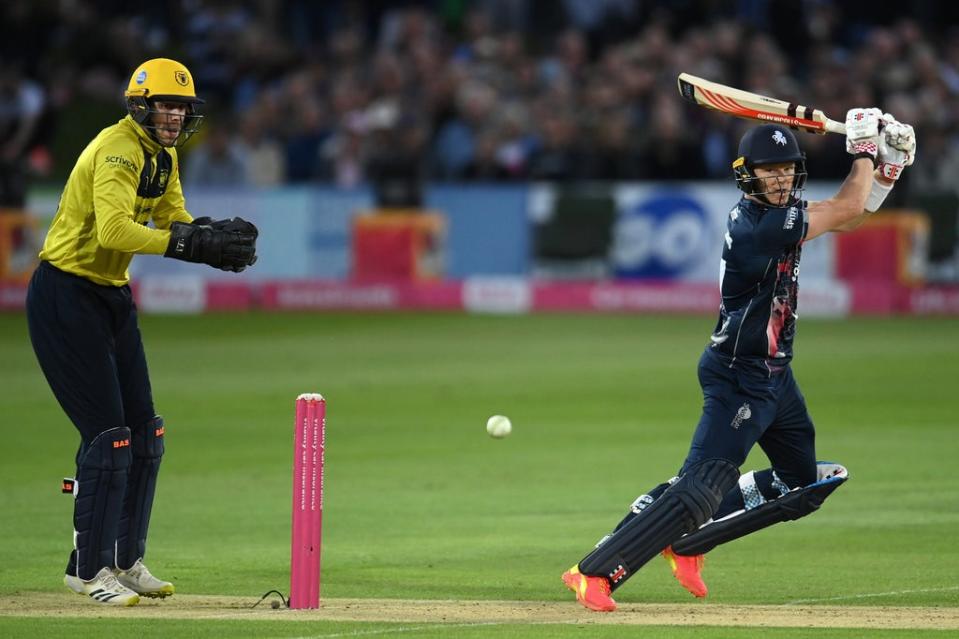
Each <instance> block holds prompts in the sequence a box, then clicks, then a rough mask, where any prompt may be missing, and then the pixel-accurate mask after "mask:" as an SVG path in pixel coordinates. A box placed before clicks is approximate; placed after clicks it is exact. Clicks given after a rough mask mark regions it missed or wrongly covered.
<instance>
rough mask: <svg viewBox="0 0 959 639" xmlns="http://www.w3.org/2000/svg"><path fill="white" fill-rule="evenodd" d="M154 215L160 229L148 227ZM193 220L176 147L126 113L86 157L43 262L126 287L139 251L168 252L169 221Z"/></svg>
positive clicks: (68, 188)
mask: <svg viewBox="0 0 959 639" xmlns="http://www.w3.org/2000/svg"><path fill="white" fill-rule="evenodd" d="M151 220H152V221H153V225H154V226H155V227H156V228H149V227H148V226H146V224H147V222H149V221H151ZM192 220H193V218H192V217H191V216H190V214H189V213H187V211H186V208H184V200H183V190H182V189H181V188H180V171H179V167H178V163H177V155H176V149H174V148H165V147H162V146H161V145H160V144H158V143H157V142H155V141H154V140H153V139H152V138H151V137H149V135H147V133H146V132H145V131H144V130H143V129H141V128H140V126H139V125H138V124H137V123H136V122H134V121H133V118H131V117H130V116H127V117H125V118H123V119H122V120H120V121H119V122H117V123H116V124H114V125H113V126H110V127H107V128H105V129H103V130H102V131H100V134H99V135H97V137H95V138H94V139H93V141H91V142H90V144H88V145H87V148H86V149H84V150H83V153H81V154H80V158H79V159H78V160H77V163H76V166H74V167H73V171H72V172H71V173H70V177H69V179H67V184H66V186H65V187H64V189H63V195H61V196H60V206H59V208H58V209H57V214H56V217H54V218H53V223H52V224H51V225H50V230H49V232H48V233H47V239H46V241H45V242H44V243H43V249H41V251H40V259H42V260H46V261H48V262H50V263H51V264H53V265H54V266H56V267H57V268H58V269H60V270H61V271H66V272H68V273H73V274H75V275H79V276H81V277H85V278H87V279H88V280H90V281H92V282H95V283H97V284H103V285H112V286H123V285H124V284H126V283H127V282H128V281H129V280H130V274H129V272H128V271H127V267H128V266H129V265H130V260H132V259H133V255H134V254H135V253H148V254H154V255H162V254H163V253H164V251H166V247H167V244H168V243H169V241H170V231H169V230H168V229H169V228H170V224H172V223H173V222H187V223H189V222H191V221H192Z"/></svg>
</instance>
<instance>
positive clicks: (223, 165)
mask: <svg viewBox="0 0 959 639" xmlns="http://www.w3.org/2000/svg"><path fill="white" fill-rule="evenodd" d="M228 126H229V124H227V123H225V122H224V123H222V124H220V123H217V124H210V125H209V127H207V130H206V136H205V137H204V139H203V143H202V144H201V145H200V146H199V148H197V149H196V150H194V151H193V152H192V153H190V156H189V157H188V158H187V159H186V162H185V164H186V171H185V173H184V176H183V182H184V184H187V185H203V186H209V187H213V188H217V187H224V186H242V185H245V184H247V176H248V167H247V158H246V157H244V156H243V155H242V154H241V153H240V151H239V149H238V148H237V147H236V146H234V145H233V144H232V143H231V137H230V130H229V129H228V128H227V127H228Z"/></svg>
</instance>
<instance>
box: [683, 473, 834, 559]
mask: <svg viewBox="0 0 959 639" xmlns="http://www.w3.org/2000/svg"><path fill="white" fill-rule="evenodd" d="M816 472H817V476H818V477H819V479H818V481H816V482H815V483H813V484H810V485H808V486H803V487H802V488H796V489H793V490H791V491H789V492H787V493H785V494H783V495H782V496H781V497H779V498H777V499H772V500H770V501H763V502H762V503H759V504H756V505H754V506H750V503H749V501H748V500H747V502H746V508H745V509H744V510H740V511H737V512H734V513H732V514H730V515H727V516H726V517H724V518H722V519H719V520H717V521H713V522H710V523H708V524H706V525H705V526H703V527H702V528H700V529H699V530H696V531H695V532H692V533H689V534H688V535H686V536H685V537H683V538H682V539H679V540H677V541H675V542H673V552H675V553H676V554H677V555H702V554H705V553H707V552H709V551H710V550H712V549H713V548H715V547H716V546H718V545H719V544H724V543H726V542H728V541H732V540H734V539H739V538H740V537H743V536H745V535H748V534H750V533H754V532H756V531H757V530H762V529H763V528H766V527H768V526H772V525H773V524H777V523H779V522H781V521H791V520H793V519H799V518H800V517H805V516H806V515H808V514H810V513H813V512H815V511H817V510H819V507H820V506H822V503H823V501H825V499H826V497H828V496H829V495H831V494H832V492H833V491H834V490H836V489H837V488H839V486H841V485H842V484H843V483H844V482H845V481H846V480H847V479H848V478H849V473H848V471H847V470H846V469H845V467H843V466H841V465H839V464H835V463H833V462H818V463H817V465H816Z"/></svg>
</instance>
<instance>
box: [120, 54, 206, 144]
mask: <svg viewBox="0 0 959 639" xmlns="http://www.w3.org/2000/svg"><path fill="white" fill-rule="evenodd" d="M123 95H124V96H125V97H126V100H127V112H128V113H129V114H130V116H131V117H133V119H134V120H135V121H136V122H137V123H138V124H139V125H140V126H141V127H143V128H144V129H145V130H146V131H147V133H149V134H150V136H151V137H152V138H153V139H154V140H156V141H157V142H160V140H159V138H157V135H156V128H157V127H156V125H155V124H154V123H153V118H152V116H153V115H154V114H156V113H158V111H157V110H156V107H155V104H156V102H180V103H183V104H185V105H186V106H187V112H186V116H185V117H184V120H183V125H182V127H181V129H180V133H179V135H178V136H177V138H176V140H174V142H173V143H172V144H170V146H180V145H181V144H183V143H184V142H186V141H187V140H188V139H190V136H192V135H193V134H194V133H196V130H197V129H198V128H199V127H200V122H201V121H202V120H203V116H202V115H198V114H197V113H196V106H197V105H199V104H203V100H201V99H200V98H198V97H196V91H195V89H194V88H193V76H192V75H191V74H190V71H189V69H187V68H186V67H185V66H183V65H182V64H180V63H179V62H177V61H176V60H170V59H169V58H154V59H153V60H147V61H146V62H144V63H143V64H141V65H140V66H139V67H137V69H136V71H134V72H133V75H132V76H131V77H130V84H129V85H128V86H127V90H126V91H125V92H124V94H123ZM161 144H163V143H162V142H161Z"/></svg>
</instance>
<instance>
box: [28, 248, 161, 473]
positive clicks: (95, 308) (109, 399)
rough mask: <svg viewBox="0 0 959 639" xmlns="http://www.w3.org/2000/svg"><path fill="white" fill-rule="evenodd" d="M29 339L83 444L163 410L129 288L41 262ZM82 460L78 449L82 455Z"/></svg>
mask: <svg viewBox="0 0 959 639" xmlns="http://www.w3.org/2000/svg"><path fill="white" fill-rule="evenodd" d="M27 323H28V325H29V329H30V341H31V342H32V343H33V350H34V352H35V353H36V355H37V360H38V361H39V363H40V368H41V369H42V370H43V374H44V376H46V378H47V382H48V383H49V384H50V388H51V389H52V390H53V394H54V395H55V396H56V398H57V401H59V402H60V406H62V407H63V410H64V412H65V413H66V414H67V416H68V417H69V418H70V421H72V422H73V425H74V426H76V428H77V430H78V431H80V436H81V439H82V443H81V451H80V452H82V450H83V446H84V445H85V444H87V443H89V442H90V441H92V440H93V439H94V438H95V437H96V436H97V435H99V434H100V433H102V432H103V431H105V430H109V429H111V428H117V427H120V426H126V427H128V428H130V429H131V430H133V429H134V428H137V427H141V426H142V425H143V424H146V423H147V422H149V421H150V420H151V419H153V417H154V415H155V414H156V413H155V412H154V410H153V392H152V390H151V388H150V376H149V372H148V370H147V362H146V356H145V355H144V352H143V342H142V340H141V338H140V328H139V326H138V324H137V310H136V305H135V304H134V302H133V295H132V293H131V292H130V287H129V286H121V287H115V286H100V285H97V284H94V283H93V282H91V281H89V280H87V279H84V278H82V277H78V276H76V275H72V274H70V273H65V272H63V271H61V270H59V269H57V268H56V267H54V266H52V265H50V264H49V263H47V262H41V264H40V266H39V267H38V268H37V270H36V271H35V272H34V273H33V277H32V278H31V280H30V286H29V288H28V290H27ZM78 457H79V453H78Z"/></svg>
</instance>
